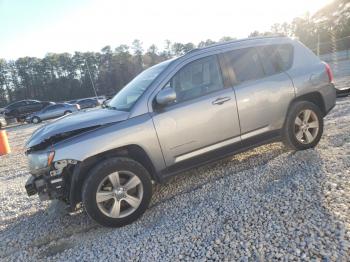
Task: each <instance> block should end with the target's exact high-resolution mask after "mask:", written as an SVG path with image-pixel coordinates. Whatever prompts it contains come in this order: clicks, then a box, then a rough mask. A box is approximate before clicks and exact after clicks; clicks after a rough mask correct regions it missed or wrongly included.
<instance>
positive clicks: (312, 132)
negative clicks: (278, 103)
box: [283, 101, 323, 150]
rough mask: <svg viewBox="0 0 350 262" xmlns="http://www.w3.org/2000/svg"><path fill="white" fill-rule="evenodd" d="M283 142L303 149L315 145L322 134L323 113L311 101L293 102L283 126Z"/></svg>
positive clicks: (296, 148)
mask: <svg viewBox="0 0 350 262" xmlns="http://www.w3.org/2000/svg"><path fill="white" fill-rule="evenodd" d="M283 133H284V134H283V136H284V143H285V144H286V145H287V146H288V147H289V148H292V149H295V150H304V149H308V148H313V147H315V146H316V145H317V144H318V142H319V141H320V139H321V136H322V134H323V115H322V112H321V110H320V108H319V107H318V106H316V105H315V104H313V103H311V102H307V101H299V102H296V103H294V104H293V105H292V106H291V108H290V111H289V113H288V116H287V119H286V123H285V127H284V132H283Z"/></svg>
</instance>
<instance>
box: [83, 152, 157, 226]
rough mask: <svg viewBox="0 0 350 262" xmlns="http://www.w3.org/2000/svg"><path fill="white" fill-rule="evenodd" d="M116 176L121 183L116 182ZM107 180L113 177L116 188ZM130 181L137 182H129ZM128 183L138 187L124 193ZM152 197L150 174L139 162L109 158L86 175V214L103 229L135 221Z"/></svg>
mask: <svg viewBox="0 0 350 262" xmlns="http://www.w3.org/2000/svg"><path fill="white" fill-rule="evenodd" d="M116 175H117V176H118V177H119V181H120V183H118V182H117V179H115V177H116ZM110 178H113V179H112V180H114V185H115V186H113V184H112V180H111V179H110ZM131 180H132V181H136V182H135V183H129V182H130V181H131ZM128 183H129V185H131V184H135V185H136V184H137V185H136V186H134V187H130V188H129V189H128V190H127V189H126V188H127V187H128ZM122 188H124V189H122ZM101 189H102V190H101ZM98 192H100V193H99V194H98ZM130 196H131V198H130ZM98 197H99V198H100V201H99V202H98V201H97V198H98ZM151 198H152V183H151V178H150V175H149V173H148V172H147V170H146V169H145V168H144V167H143V166H142V165H141V164H139V163H138V162H136V161H134V160H132V159H129V158H124V157H114V158H109V159H107V160H105V161H103V162H102V163H100V164H98V165H97V166H95V167H94V168H93V169H92V170H91V171H90V172H89V174H88V177H87V179H86V180H85V181H84V184H83V189H82V200H83V205H84V208H85V210H86V212H87V214H88V215H89V216H90V218H92V219H93V220H95V221H96V222H97V223H99V224H100V225H102V226H106V227H122V226H124V225H127V224H130V223H132V222H134V221H135V220H136V219H138V218H139V217H141V216H142V214H143V213H144V212H145V211H146V209H147V208H148V205H149V203H150V201H151ZM136 199H137V201H135V200H136ZM131 200H132V201H131ZM129 202H130V203H132V204H133V205H134V206H132V205H131V204H129ZM114 207H115V208H114ZM118 210H119V212H118Z"/></svg>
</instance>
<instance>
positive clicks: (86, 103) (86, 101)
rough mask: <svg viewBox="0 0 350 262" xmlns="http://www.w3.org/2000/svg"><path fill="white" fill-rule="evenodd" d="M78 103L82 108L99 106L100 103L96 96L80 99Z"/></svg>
mask: <svg viewBox="0 0 350 262" xmlns="http://www.w3.org/2000/svg"><path fill="white" fill-rule="evenodd" d="M76 103H77V104H78V105H80V108H81V109H85V108H93V107H96V106H99V105H100V103H99V102H98V101H97V99H96V98H83V99H78V100H77V101H76Z"/></svg>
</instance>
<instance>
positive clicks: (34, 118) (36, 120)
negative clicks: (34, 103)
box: [32, 116, 41, 124]
mask: <svg viewBox="0 0 350 262" xmlns="http://www.w3.org/2000/svg"><path fill="white" fill-rule="evenodd" d="M40 121H41V119H40V118H39V117H37V116H34V117H33V118H32V123H33V124H38V123H40Z"/></svg>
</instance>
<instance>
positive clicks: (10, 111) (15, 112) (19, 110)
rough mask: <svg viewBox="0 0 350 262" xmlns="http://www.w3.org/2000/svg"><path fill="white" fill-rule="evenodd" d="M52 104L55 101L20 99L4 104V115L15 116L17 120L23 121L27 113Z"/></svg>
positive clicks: (6, 116)
mask: <svg viewBox="0 0 350 262" xmlns="http://www.w3.org/2000/svg"><path fill="white" fill-rule="evenodd" d="M53 104H55V103H54V102H49V101H38V100H21V101H17V102H14V103H12V104H9V105H8V106H6V107H5V111H4V115H5V118H15V119H17V121H23V120H25V118H26V116H28V115H29V114H31V113H33V112H37V111H40V110H41V109H43V108H44V107H46V106H48V105H53Z"/></svg>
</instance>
